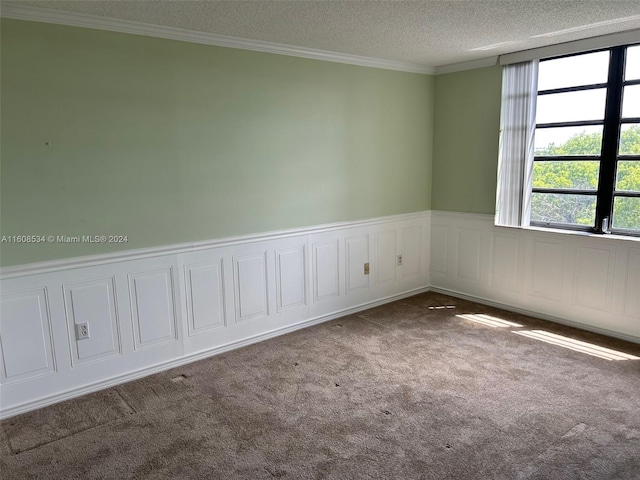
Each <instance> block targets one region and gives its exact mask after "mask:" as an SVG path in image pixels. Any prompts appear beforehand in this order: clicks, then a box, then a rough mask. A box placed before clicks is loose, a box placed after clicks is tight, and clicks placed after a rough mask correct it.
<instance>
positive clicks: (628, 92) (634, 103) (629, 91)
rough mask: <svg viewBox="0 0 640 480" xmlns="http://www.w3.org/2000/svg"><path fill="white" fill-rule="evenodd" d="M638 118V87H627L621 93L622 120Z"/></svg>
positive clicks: (639, 101)
mask: <svg viewBox="0 0 640 480" xmlns="http://www.w3.org/2000/svg"><path fill="white" fill-rule="evenodd" d="M632 117H640V85H629V86H627V87H624V90H623V92H622V118H632Z"/></svg>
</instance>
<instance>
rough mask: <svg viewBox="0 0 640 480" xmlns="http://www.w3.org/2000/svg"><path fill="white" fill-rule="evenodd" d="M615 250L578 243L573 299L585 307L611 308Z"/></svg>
mask: <svg viewBox="0 0 640 480" xmlns="http://www.w3.org/2000/svg"><path fill="white" fill-rule="evenodd" d="M614 260H615V250H613V249H610V248H606V247H590V246H589V247H588V246H585V245H577V248H576V263H575V270H574V276H573V301H574V303H575V304H578V305H580V306H583V307H588V308H595V309H598V310H602V311H609V310H611V297H612V294H613V292H612V288H613V286H612V283H613V263H614Z"/></svg>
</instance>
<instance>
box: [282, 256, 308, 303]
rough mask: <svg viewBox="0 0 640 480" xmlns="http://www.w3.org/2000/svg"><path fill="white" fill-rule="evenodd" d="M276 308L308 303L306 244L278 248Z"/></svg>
mask: <svg viewBox="0 0 640 480" xmlns="http://www.w3.org/2000/svg"><path fill="white" fill-rule="evenodd" d="M275 253H276V297H277V301H276V308H277V310H278V312H281V311H283V310H288V309H291V308H296V307H303V306H305V305H306V304H307V301H306V292H305V283H306V282H305V278H306V272H305V265H306V261H305V259H306V255H305V246H304V245H299V246H297V247H293V248H287V249H284V250H276V252H275Z"/></svg>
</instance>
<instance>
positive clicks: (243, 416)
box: [0, 293, 640, 480]
mask: <svg viewBox="0 0 640 480" xmlns="http://www.w3.org/2000/svg"><path fill="white" fill-rule="evenodd" d="M447 305H448V306H450V307H452V306H455V308H437V309H436V308H433V307H445V306H447ZM429 307H432V308H429ZM460 314H489V315H492V316H493V317H497V318H499V319H503V320H508V321H511V322H516V323H517V324H519V325H522V326H521V327H516V326H507V327H493V326H490V325H486V324H483V323H478V322H476V321H473V318H474V317H468V318H461V317H457V316H456V315H460ZM483 320H484V321H485V322H486V318H482V317H480V318H479V321H483ZM491 322H494V320H490V321H489V323H491ZM530 330H544V331H547V332H554V333H556V334H559V335H564V336H567V337H571V338H574V339H578V340H581V341H583V342H589V343H593V344H596V345H600V346H603V347H607V348H610V349H615V350H618V351H621V352H626V353H628V354H633V355H637V356H640V345H635V344H631V343H626V342H623V341H619V340H614V339H610V338H606V337H602V336H599V335H596V334H591V333H586V332H581V331H578V330H574V329H571V328H568V327H562V326H559V325H554V324H551V323H547V322H544V321H541V320H535V319H532V318H529V317H525V316H521V315H516V314H513V313H507V312H503V311H500V310H497V309H493V308H489V307H485V306H481V305H478V304H474V303H470V302H466V301H462V300H458V299H455V298H451V297H447V296H443V295H439V294H435V293H425V294H421V295H417V296H414V297H411V298H408V299H405V300H401V301H398V302H395V303H391V304H388V305H385V306H382V307H378V308H374V309H371V310H368V311H365V312H362V313H360V314H357V315H351V316H347V317H344V318H341V319H338V320H334V321H331V322H327V323H324V324H321V325H318V326H315V327H311V328H307V329H304V330H300V331H297V332H294V333H291V334H288V335H285V336H282V337H278V338H275V339H272V340H269V341H265V342H262V343H259V344H256V345H252V346H249V347H245V348H242V349H239V350H235V351H233V352H229V353H226V354H223V355H219V356H216V357H213V358H210V359H207V360H202V361H199V362H196V363H192V364H190V365H187V366H184V367H181V368H178V369H175V370H172V371H169V372H165V373H162V374H158V375H154V376H151V377H148V378H145V379H142V380H139V381H135V382H131V383H128V384H125V385H121V386H118V387H115V388H111V389H108V390H104V391H102V392H98V393H95V394H91V395H87V396H85V397H82V398H79V399H75V400H71V401H68V402H65V403H61V404H58V405H54V406H51V407H48V408H45V409H42V410H39V411H35V412H31V413H28V414H25V415H21V416H18V417H13V418H10V419H7V420H5V421H3V422H2V424H1V426H2V438H1V440H0V477H2V478H3V479H7V480H8V479H21V478H42V479H48V480H54V479H65V480H71V479H126V478H136V479H138V478H154V479H164V478H171V479H180V478H185V479H192V478H193V479H271V478H289V479H369V478H381V479H399V480H408V479H438V480H442V479H551V480H555V479H558V480H566V479H606V480H612V479H640V360H633V359H629V360H620V361H617V360H607V359H605V358H600V357H597V356H592V355H588V354H586V353H583V352H581V351H576V350H571V349H567V348H563V347H561V346H558V345H554V344H549V343H545V342H542V341H540V340H538V339H535V338H529V337H526V336H523V335H516V334H514V332H516V331H525V332H527V331H530ZM556 340H557V338H556ZM580 348H582V347H580ZM593 352H596V353H598V351H597V350H593Z"/></svg>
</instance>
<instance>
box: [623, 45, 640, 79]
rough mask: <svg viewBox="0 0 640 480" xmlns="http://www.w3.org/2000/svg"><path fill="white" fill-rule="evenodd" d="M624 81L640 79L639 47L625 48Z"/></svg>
mask: <svg viewBox="0 0 640 480" xmlns="http://www.w3.org/2000/svg"><path fill="white" fill-rule="evenodd" d="M624 79H625V80H638V79H640V45H636V46H635V47H629V48H627V61H626V64H625V72H624Z"/></svg>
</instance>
